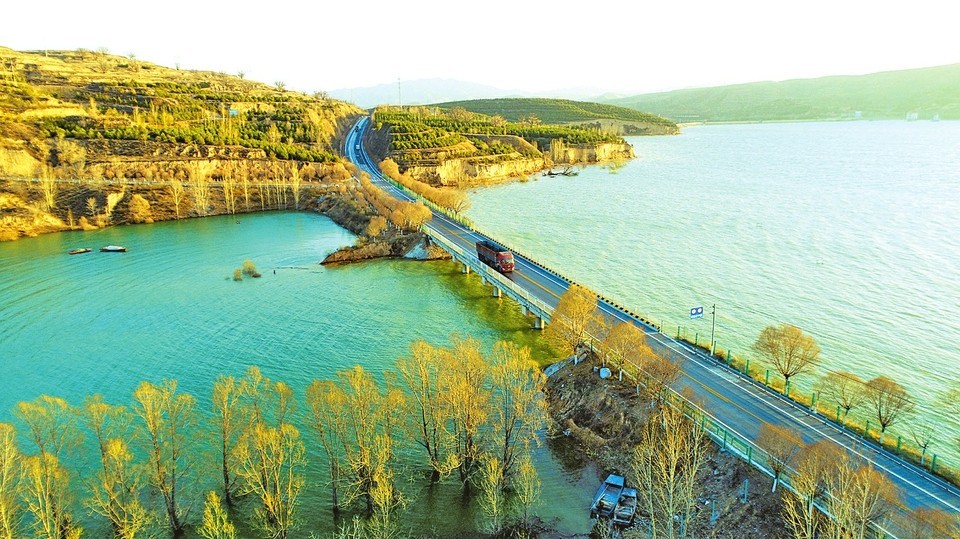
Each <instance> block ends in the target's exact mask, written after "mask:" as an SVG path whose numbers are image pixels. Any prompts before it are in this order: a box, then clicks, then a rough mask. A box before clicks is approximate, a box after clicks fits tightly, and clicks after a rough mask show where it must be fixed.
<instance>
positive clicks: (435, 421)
mask: <svg viewBox="0 0 960 539" xmlns="http://www.w3.org/2000/svg"><path fill="white" fill-rule="evenodd" d="M443 357H444V356H443V355H442V354H441V351H440V350H438V349H436V348H434V347H433V346H431V345H429V344H427V343H426V342H425V341H422V340H418V341H415V342H414V343H413V344H411V345H410V356H408V357H403V358H400V359H399V360H397V370H398V371H399V372H400V381H401V382H402V383H403V385H404V387H405V389H406V392H407V395H409V397H410V398H409V399H408V406H409V409H408V411H407V413H406V414H405V415H406V416H407V421H406V431H407V435H408V436H409V437H410V439H411V440H413V441H414V442H416V444H417V445H419V446H420V447H421V448H423V451H424V453H425V454H426V457H427V461H428V463H429V465H430V469H431V470H432V478H431V480H432V481H434V482H437V481H439V480H440V479H441V478H443V477H446V476H447V475H449V474H450V473H451V472H452V471H453V470H455V469H456V468H457V465H458V464H459V462H458V461H457V458H456V454H455V453H454V452H453V441H454V438H453V433H452V432H451V430H450V425H449V424H450V421H451V414H450V408H449V407H448V406H446V405H445V402H444V396H443V394H444V391H445V389H446V388H445V382H446V377H445V375H444V370H445V369H446V365H444V363H443V362H442V358H443ZM447 376H449V375H447Z"/></svg>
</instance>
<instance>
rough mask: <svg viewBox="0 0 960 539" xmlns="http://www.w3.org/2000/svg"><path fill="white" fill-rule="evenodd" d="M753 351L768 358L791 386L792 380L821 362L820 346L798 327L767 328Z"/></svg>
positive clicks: (782, 325) (786, 325) (754, 345)
mask: <svg viewBox="0 0 960 539" xmlns="http://www.w3.org/2000/svg"><path fill="white" fill-rule="evenodd" d="M753 349H754V350H755V351H756V352H757V353H759V354H760V355H761V356H763V357H764V358H766V359H767V360H768V361H769V362H770V363H772V364H773V366H774V367H775V368H776V369H777V372H779V373H780V375H781V376H783V379H784V382H785V383H786V384H787V385H789V384H790V378H791V377H793V376H796V375H797V374H800V373H801V372H803V371H805V370H808V369H810V368H811V367H813V366H814V365H816V364H817V363H818V362H819V361H820V346H819V345H818V344H817V342H816V341H815V340H813V337H811V336H809V335H807V334H805V333H804V332H803V330H801V329H800V328H798V327H797V326H791V325H789V324H780V325H779V326H767V327H765V328H763V330H762V331H761V332H760V336H759V337H757V340H756V342H754V343H753Z"/></svg>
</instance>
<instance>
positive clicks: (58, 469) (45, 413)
mask: <svg viewBox="0 0 960 539" xmlns="http://www.w3.org/2000/svg"><path fill="white" fill-rule="evenodd" d="M15 413H16V415H17V416H18V417H19V418H20V419H21V420H22V421H23V422H24V423H25V424H26V425H27V428H28V431H29V437H30V439H31V441H33V443H34V445H35V446H36V448H37V451H38V454H37V455H34V456H30V457H26V458H25V459H23V461H22V462H23V479H22V492H23V493H24V498H25V499H26V506H27V510H28V511H29V512H30V513H31V514H32V515H33V530H34V533H35V535H37V536H39V537H48V538H51V539H61V538H64V537H74V536H77V537H78V536H79V534H80V533H81V530H80V528H79V527H78V526H76V525H75V524H74V522H73V517H72V515H70V512H69V510H68V507H69V506H70V502H71V489H70V473H69V472H68V471H67V470H66V468H64V467H63V465H62V463H61V456H62V455H63V454H64V453H66V452H69V451H71V450H73V449H74V448H76V447H77V446H78V445H79V443H80V442H81V440H82V438H81V436H80V432H79V430H78V429H77V424H76V422H77V412H76V410H75V409H74V408H73V407H72V406H70V405H69V404H68V403H67V401H65V400H64V399H61V398H58V397H51V396H49V395H41V396H40V397H38V398H37V399H35V400H33V401H30V402H20V403H18V404H17V409H16V412H15Z"/></svg>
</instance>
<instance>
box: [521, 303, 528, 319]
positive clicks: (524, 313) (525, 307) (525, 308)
mask: <svg viewBox="0 0 960 539" xmlns="http://www.w3.org/2000/svg"><path fill="white" fill-rule="evenodd" d="M520 308H521V309H522V310H523V316H527V315H529V314H530V309H528V308H527V305H526V304H525V303H521V304H520Z"/></svg>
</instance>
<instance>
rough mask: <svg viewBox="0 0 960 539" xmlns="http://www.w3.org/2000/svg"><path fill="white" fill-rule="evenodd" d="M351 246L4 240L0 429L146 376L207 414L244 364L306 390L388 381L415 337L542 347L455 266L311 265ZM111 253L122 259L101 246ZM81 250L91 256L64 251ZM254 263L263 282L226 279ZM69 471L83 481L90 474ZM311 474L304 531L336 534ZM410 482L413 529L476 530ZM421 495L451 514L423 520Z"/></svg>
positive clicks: (132, 233) (552, 490) (284, 219)
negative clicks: (315, 385)
mask: <svg viewBox="0 0 960 539" xmlns="http://www.w3.org/2000/svg"><path fill="white" fill-rule="evenodd" d="M352 242H353V236H352V235H351V234H349V233H348V232H346V231H344V230H343V229H341V228H340V227H338V226H337V225H335V224H334V223H333V222H331V221H330V220H329V219H327V218H325V217H322V216H318V215H314V214H307V213H272V214H258V215H245V216H242V217H241V218H240V222H239V224H238V223H237V222H236V221H235V219H233V218H229V217H211V218H206V219H201V220H188V221H181V222H167V223H157V224H153V225H139V226H126V227H116V228H110V229H106V230H100V231H94V232H71V233H63V234H51V235H46V236H41V237H37V238H31V239H26V240H21V241H17V242H11V243H0V372H2V373H3V382H2V386H0V387H2V391H0V421H11V420H12V417H13V414H12V409H13V407H14V405H15V403H16V402H18V401H22V400H31V399H34V398H35V397H37V396H38V395H40V394H51V395H56V396H61V397H64V398H67V399H68V400H69V401H71V402H72V403H73V404H79V403H80V401H81V400H82V398H83V397H84V396H87V395H92V394H94V393H101V394H103V395H104V397H105V398H106V400H107V401H108V402H112V403H117V404H129V403H130V401H131V394H132V392H133V390H134V389H135V387H136V386H137V384H138V383H139V382H140V381H141V380H151V381H160V380H162V379H163V378H174V379H177V380H178V382H179V384H180V385H179V387H180V389H181V390H183V391H186V392H189V393H192V394H194V395H195V396H196V397H197V398H198V407H199V408H201V409H203V410H206V409H207V408H208V407H209V393H210V389H211V387H212V385H213V381H214V379H215V378H216V376H217V375H219V374H231V375H235V376H239V375H241V374H242V373H243V372H244V370H245V369H246V368H247V366H249V365H258V366H260V367H261V369H262V370H263V372H264V374H265V375H267V376H269V377H271V378H273V379H275V380H283V381H286V382H287V383H289V384H290V385H291V386H292V387H293V388H294V390H295V391H297V392H298V394H300V395H302V391H303V389H304V388H305V387H306V386H307V385H308V384H309V383H310V381H311V380H313V379H315V378H319V379H325V378H332V377H333V376H334V373H335V372H336V371H337V370H340V369H345V368H348V367H350V366H352V365H354V364H360V365H363V366H364V367H365V368H367V369H369V370H372V371H374V372H376V373H379V372H382V371H383V370H384V369H387V368H390V367H391V365H392V364H393V362H394V361H395V360H396V358H397V357H399V356H401V355H403V354H405V353H407V351H408V345H409V343H410V342H411V341H412V340H414V339H417V338H423V339H426V340H427V341H429V342H431V343H434V344H438V345H446V344H448V343H449V342H450V339H449V336H450V334H451V333H453V332H456V333H459V334H461V335H465V334H469V335H472V336H474V337H476V338H477V339H479V340H480V341H481V342H483V343H484V345H485V346H486V347H487V348H488V349H489V347H490V346H492V343H493V342H495V341H496V340H500V339H512V340H515V341H517V342H519V343H521V344H525V345H533V346H537V345H538V343H539V341H538V340H537V332H536V331H534V330H531V329H529V328H530V324H531V322H530V320H529V319H526V318H524V317H523V316H522V315H521V313H520V309H519V307H517V306H516V305H514V304H513V303H512V302H509V301H498V300H496V299H494V298H491V297H489V290H486V289H484V288H483V287H482V286H481V285H480V284H479V283H478V281H477V279H476V278H475V277H469V278H468V277H465V276H463V275H461V274H460V273H459V271H458V268H457V267H456V265H454V264H452V263H449V262H429V263H424V262H416V261H406V260H391V261H376V262H370V263H363V264H356V265H350V266H343V267H336V268H326V267H322V266H319V265H318V262H319V261H320V260H322V259H323V257H324V256H325V255H326V254H328V253H329V252H331V251H333V250H335V249H336V248H337V247H340V246H341V245H344V244H349V243H352ZM108 244H116V245H124V246H127V247H128V248H129V252H127V253H120V254H115V253H99V252H96V249H97V248H99V247H101V246H103V245H108ZM76 247H91V248H93V249H94V252H92V253H87V254H82V255H75V256H68V255H67V254H66V253H67V251H68V250H70V249H73V248H76ZM245 259H251V260H252V261H254V262H255V263H256V265H257V268H258V269H259V271H260V272H261V273H263V277H262V278H261V279H251V278H246V279H244V280H243V281H242V282H234V281H233V280H232V279H231V278H230V276H231V275H232V273H233V269H234V268H237V267H239V266H240V265H241V264H242V262H243V261H244V260H245ZM274 271H275V272H276V273H274ZM545 353H546V352H544V350H543V348H542V346H540V347H539V348H537V354H539V355H540V356H543V355H544V354H545ZM304 409H305V408H304V407H301V408H300V411H301V412H302V411H304ZM21 441H24V439H23V438H21ZM559 458H560V457H558V456H556V455H555V454H554V452H553V451H551V450H549V449H548V448H547V445H544V446H543V447H542V448H540V449H538V450H537V465H538V469H539V470H540V473H541V475H542V480H543V490H544V499H550V500H551V504H545V505H544V506H543V507H542V508H541V510H540V513H541V514H542V515H543V516H544V517H545V519H546V520H548V521H550V522H553V523H554V524H555V525H556V526H557V527H558V528H559V529H562V530H566V531H580V530H583V529H585V527H586V526H587V515H586V512H585V510H581V509H583V508H586V507H587V505H588V504H589V500H588V498H589V496H590V495H591V492H590V489H592V488H594V487H593V486H592V485H593V482H594V481H595V478H594V477H592V476H591V473H596V472H594V471H592V470H586V471H584V468H583V465H582V464H581V465H576V466H570V465H569V463H567V462H566V461H565V460H559ZM563 458H564V459H566V457H563ZM74 468H75V469H76V470H77V471H79V472H80V473H81V475H82V474H83V472H84V467H83V465H82V464H76V465H75V466H74ZM310 469H311V475H310V477H309V480H308V488H307V490H306V492H305V497H304V506H303V511H302V515H303V516H304V518H305V524H306V529H308V530H319V531H329V530H330V529H331V526H332V523H331V521H330V519H329V517H328V512H327V511H326V509H325V508H326V507H327V505H326V504H327V503H328V500H327V499H326V498H325V496H324V494H325V493H326V489H325V487H322V486H318V485H319V481H320V478H319V474H320V473H321V472H320V470H319V464H318V463H314V464H312V465H311V467H310ZM209 479H212V477H211V478H207V479H206V480H209ZM403 487H404V488H405V489H407V490H406V492H407V494H408V495H409V496H411V500H412V501H413V502H414V503H413V504H412V507H411V509H410V510H408V512H407V517H406V518H407V521H408V522H409V523H410V525H416V526H429V527H431V528H433V527H436V529H438V530H441V531H446V532H452V531H460V530H470V529H472V527H473V525H474V524H475V522H476V518H477V516H476V515H475V514H474V510H475V507H473V506H472V504H466V505H464V504H463V503H462V502H461V500H460V497H461V493H460V490H459V488H458V487H456V486H455V485H452V484H451V485H443V486H441V487H439V488H436V489H433V490H432V491H427V490H426V489H425V487H426V485H420V484H418V483H416V482H411V484H409V485H404V486H403ZM421 501H422V502H423V503H428V504H432V505H430V507H433V508H434V510H436V511H439V512H441V513H443V514H445V515H448V517H447V518H444V519H442V520H438V521H437V522H430V514H431V513H430V512H429V511H423V510H421V509H418V504H419V503H420V502H421ZM570 508H576V510H575V511H571V510H570ZM88 525H91V526H92V525H95V523H92V524H91V523H88Z"/></svg>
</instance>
